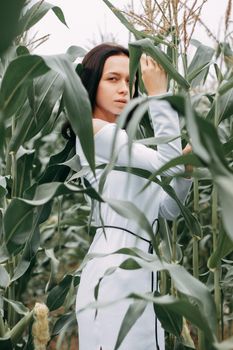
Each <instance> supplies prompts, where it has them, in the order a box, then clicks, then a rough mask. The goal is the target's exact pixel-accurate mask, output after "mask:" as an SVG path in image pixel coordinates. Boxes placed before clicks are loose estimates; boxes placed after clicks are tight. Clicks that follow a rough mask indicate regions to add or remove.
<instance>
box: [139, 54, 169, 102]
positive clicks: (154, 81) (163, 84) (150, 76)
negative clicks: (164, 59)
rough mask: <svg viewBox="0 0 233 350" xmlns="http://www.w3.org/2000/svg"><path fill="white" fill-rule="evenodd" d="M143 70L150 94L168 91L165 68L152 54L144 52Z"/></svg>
mask: <svg viewBox="0 0 233 350" xmlns="http://www.w3.org/2000/svg"><path fill="white" fill-rule="evenodd" d="M140 65H141V72H142V79H143V83H144V86H145V88H146V91H147V93H148V95H159V94H162V93H165V92H166V91H167V74H166V72H165V71H164V69H163V68H162V67H161V66H160V65H159V64H158V63H157V62H156V61H155V60H154V59H153V58H152V57H150V56H148V55H146V54H145V53H143V54H142V56H141V60H140Z"/></svg>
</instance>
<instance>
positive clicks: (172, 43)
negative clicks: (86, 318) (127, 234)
mask: <svg viewBox="0 0 233 350" xmlns="http://www.w3.org/2000/svg"><path fill="white" fill-rule="evenodd" d="M103 1H104V2H105V4H106V5H107V6H108V7H109V8H110V9H111V10H112V11H113V12H114V14H115V15H116V16H117V17H118V18H119V20H120V21H121V22H122V24H123V25H125V26H126V27H127V28H128V30H129V31H130V32H131V33H132V35H134V37H135V40H134V41H132V42H131V43H130V44H129V51H130V86H131V88H132V82H133V79H134V75H135V73H136V71H137V69H138V67H139V60H140V57H141V54H142V53H143V52H144V53H146V54H148V55H150V56H152V57H153V58H154V59H155V60H157V61H158V63H159V64H161V65H162V66H163V68H164V69H165V70H166V72H167V73H168V76H169V79H170V86H171V89H172V90H173V93H174V94H173V96H166V97H164V99H166V100H168V101H169V102H170V103H171V104H172V106H173V107H174V108H175V109H177V111H178V112H179V114H180V116H181V118H182V123H183V129H182V138H183V143H184V144H185V143H186V142H188V141H190V142H191V144H192V147H193V153H192V154H189V155H184V156H181V157H179V158H177V159H174V160H172V161H171V162H169V163H167V164H166V165H165V166H164V167H163V168H161V169H158V171H157V172H156V173H153V174H152V173H149V172H148V171H145V170H142V169H135V168H118V170H119V171H130V172H132V173H134V174H136V175H138V176H141V177H144V178H146V179H148V181H154V182H156V183H158V184H159V185H160V186H162V187H163V189H164V190H165V191H166V192H167V193H169V195H170V196H171V197H172V198H174V200H176V201H177V204H178V205H179V207H180V211H181V215H180V217H179V218H178V219H177V220H176V222H175V223H173V224H172V223H170V222H166V221H162V220H161V222H160V235H159V237H156V238H155V237H154V234H153V231H152V229H151V227H150V225H149V223H148V221H147V219H146V217H145V215H144V214H143V213H142V212H141V211H140V210H139V209H138V208H136V207H135V206H134V205H133V203H128V202H122V201H121V202H118V201H116V200H114V199H113V198H108V199H107V198H103V196H102V193H101V186H103V184H104V180H105V177H106V175H107V174H108V172H109V171H111V169H113V168H116V166H115V164H114V157H112V161H111V162H110V163H109V164H106V165H103V166H104V168H105V171H104V176H103V178H102V183H101V186H100V189H99V191H98V192H97V191H96V190H95V189H93V188H92V187H91V186H90V184H88V183H86V186H85V188H84V187H83V186H82V185H81V183H80V182H79V179H80V177H81V176H82V175H83V174H85V169H80V166H79V163H78V157H77V156H76V155H75V150H74V149H73V147H72V145H71V143H70V142H67V143H64V141H62V140H61V138H60V137H59V135H58V134H59V130H60V126H61V123H62V122H63V120H64V117H66V118H68V119H69V121H70V122H71V125H72V128H73V130H74V131H75V133H76V134H77V135H78V137H79V139H80V142H81V145H82V147H83V150H84V153H85V156H86V158H87V160H88V163H89V166H90V169H91V170H92V171H93V172H95V162H94V142H93V133H92V122H91V119H92V116H91V106H90V102H89V99H88V95H87V92H86V90H85V89H84V87H83V85H82V83H81V81H80V79H79V76H78V74H77V73H76V70H75V68H76V66H77V65H76V64H75V63H74V61H75V59H76V58H77V57H79V56H83V55H84V53H85V50H83V49H82V48H80V47H71V48H70V49H69V50H68V51H67V52H66V53H64V54H62V55H56V56H39V55H35V54H33V53H31V52H30V51H29V49H28V48H27V47H26V46H25V45H22V40H21V38H22V36H23V35H24V33H25V32H26V31H27V30H29V29H30V28H31V27H32V26H33V25H34V24H35V23H37V22H38V21H39V20H40V19H41V18H42V17H43V16H44V15H45V14H46V13H47V12H48V11H49V10H53V12H54V13H55V15H56V16H57V17H58V19H59V20H60V21H61V22H62V23H63V24H64V25H66V22H65V18H64V15H63V12H62V10H61V9H60V8H59V7H57V6H53V5H51V4H48V3H46V2H45V1H39V2H37V3H36V4H34V5H33V6H30V7H29V6H28V4H26V3H25V1H23V0H22V1H21V2H20V1H14V0H11V1H8V2H7V3H4V4H1V5H0V14H4V15H3V17H4V19H5V20H1V21H0V29H1V30H0V32H1V33H6V34H4V35H2V34H1V35H2V37H0V38H1V40H0V74H1V89H0V166H1V177H0V204H1V205H0V208H1V211H0V239H1V249H0V291H1V293H0V345H1V347H2V348H4V349H19V348H23V349H25V350H26V349H28V350H29V349H33V348H35V349H36V348H37V346H38V338H37V336H36V335H37V329H38V327H39V326H37V324H35V325H33V326H32V321H33V318H35V319H36V320H37V319H38V318H40V316H39V315H41V313H40V311H41V308H40V307H38V304H36V302H43V303H45V304H46V305H47V308H48V310H47V309H46V308H43V310H42V315H43V317H44V319H46V317H47V316H48V311H50V312H52V314H53V316H50V317H51V338H53V337H55V336H56V335H58V334H60V338H59V340H58V345H57V347H58V348H59V346H60V345H61V343H62V339H63V337H64V335H65V334H68V335H69V338H71V337H70V335H71V332H73V330H75V332H76V324H75V316H74V311H73V305H74V299H75V294H76V287H77V286H78V283H79V275H80V270H81V269H82V266H84V265H85V263H86V261H88V259H91V258H93V256H87V257H86V259H84V260H83V258H84V256H85V253H86V251H87V249H88V247H89V244H90V241H91V237H92V235H93V233H94V231H95V227H94V225H93V223H92V222H91V220H90V219H89V221H88V215H89V213H90V207H89V205H88V204H87V202H86V201H85V199H84V194H85V196H88V197H89V198H90V199H95V200H96V201H99V202H100V203H101V202H103V201H107V202H108V203H109V205H110V206H111V207H112V208H113V209H114V210H115V211H116V212H118V213H119V214H120V215H122V216H126V217H130V218H131V219H133V220H135V221H136V222H137V224H138V225H139V227H141V228H142V229H143V230H145V231H147V232H148V234H149V235H150V237H151V239H152V242H153V247H154V250H155V252H156V253H157V254H156V255H151V254H146V253H144V252H141V251H140V250H139V249H122V250H120V251H117V252H115V254H118V253H121V254H125V255H126V260H125V261H124V263H123V264H122V265H121V266H120V268H122V269H138V268H146V269H148V270H150V271H154V272H159V274H160V295H158V294H151V295H148V294H147V295H139V294H133V295H129V296H128V297H129V298H133V299H134V304H133V306H131V307H130V309H129V310H128V312H127V313H126V315H125V318H124V320H123V323H122V327H121V329H120V332H119V336H118V340H117V343H116V345H115V350H116V349H118V348H119V346H120V345H121V343H122V342H124V338H125V337H126V336H127V333H128V332H129V330H130V327H131V326H132V325H133V324H134V322H135V321H136V320H137V319H138V317H140V315H141V314H142V312H143V310H144V309H145V307H146V305H147V303H153V305H154V309H155V312H156V313H157V315H158V318H159V319H160V321H161V323H162V326H163V327H164V329H165V330H166V334H167V338H166V342H167V345H166V348H167V349H175V348H184V349H185V348H186V349H188V348H197V349H202V350H204V349H205V350H208V349H232V339H231V338H230V337H231V335H232V329H231V319H232V271H233V270H232V250H233V243H232V241H233V234H232V224H233V219H232V207H233V192H232V180H233V175H232V147H233V143H232V114H233V108H232V96H231V95H232V91H233V90H232V87H233V78H232V57H233V54H232V47H231V44H232V43H231V41H230V37H229V36H228V34H227V33H228V29H227V28H228V23H229V15H228V17H227V16H226V26H225V27H226V30H225V31H226V35H225V41H224V42H219V43H218V46H217V49H213V48H211V47H208V46H205V45H203V44H201V43H200V42H197V41H193V42H192V41H191V38H190V39H189V37H188V35H187V33H186V32H185V27H182V26H180V25H179V20H180V19H179V17H178V12H179V11H178V7H176V5H177V6H178V4H179V1H170V2H168V3H169V4H170V6H171V8H170V12H169V13H171V14H172V13H173V16H172V15H171V16H170V17H168V19H169V20H168V21H166V30H165V31H163V32H162V33H161V32H159V33H157V32H156V31H152V32H151V31H149V30H140V29H139V28H137V26H136V25H134V24H133V23H131V21H130V19H129V18H128V17H127V15H126V14H125V13H123V12H122V11H120V10H118V9H116V8H115V7H114V5H113V4H112V3H111V2H110V1H108V0H103ZM147 3H148V4H149V2H147ZM155 3H156V4H157V6H158V8H156V11H157V10H159V11H160V9H159V2H157V1H156V2H155ZM230 3H231V2H230V1H229V4H230ZM148 4H147V5H148ZM13 9H14V11H13ZM193 9H194V8H193ZM162 10H163V12H164V11H165V9H162ZM186 11H188V10H187V6H186ZM227 11H228V13H229V12H230V6H229V7H228V10H227ZM186 13H187V12H186ZM12 14H13V15H12ZM0 16H1V15H0ZM162 18H163V20H164V17H162ZM185 18H188V17H187V16H186V17H185ZM227 18H228V22H227ZM150 20H151V21H153V20H154V19H153V17H151V18H150ZM181 36H183V37H184V38H185V39H184V42H185V46H183V47H182V49H181V48H180V44H179V43H180V41H181ZM191 42H192V43H193V45H195V47H196V52H195V54H194V57H193V58H192V60H191V62H190V61H189V59H188V45H189V44H190V43H191ZM180 60H181V61H182V62H183V66H182V67H183V68H182V70H181V69H180V64H179V62H180ZM212 68H213V69H214V72H215V74H216V76H215V78H214V84H213V86H214V88H212V89H211V90H208V91H204V92H199V93H197V92H196V91H198V89H200V88H201V87H202V86H205V84H207V82H208V79H209V76H210V75H211V76H212V70H211V69H212ZM77 71H78V67H77ZM140 89H141V91H142V92H144V87H143V84H142V82H140ZM147 103H148V99H147V97H146V96H144V95H142V96H141V97H138V98H137V99H135V100H132V101H131V102H130V103H129V105H128V106H127V108H126V109H125V110H124V111H123V112H122V114H121V116H120V117H119V119H118V121H117V124H118V127H121V126H122V125H124V123H125V120H126V119H127V117H128V114H129V113H130V112H131V110H134V113H133V117H132V119H131V121H130V123H129V125H128V129H127V132H128V135H129V150H130V144H131V142H132V141H133V140H134V139H135V138H136V136H137V138H138V135H139V134H140V133H139V130H138V125H140V130H143V133H141V134H140V135H141V140H140V142H143V143H145V144H147V145H150V146H151V147H156V144H157V143H158V142H169V140H162V141H161V140H156V139H154V138H153V137H152V136H153V134H152V129H151V126H150V121H149V118H148V115H147V113H146V110H147ZM113 154H114V149H113ZM177 164H184V165H187V164H190V165H192V166H193V167H194V171H193V173H192V176H193V177H194V185H193V190H192V192H191V193H190V196H189V198H188V202H187V205H183V204H182V203H180V202H179V200H178V198H177V197H176V195H175V192H174V191H173V189H172V188H171V186H169V183H168V182H167V181H165V180H164V179H162V180H159V178H158V175H160V174H161V173H162V172H163V171H164V170H166V169H169V168H170V167H173V166H175V165H177ZM74 173H75V174H74ZM184 175H185V174H184ZM186 175H187V174H186ZM80 262H82V263H81V266H80V267H78V269H77V265H78V264H79V263H80ZM109 273H113V270H111V271H106V274H109ZM103 277H104V276H103ZM99 283H101V281H100V282H99ZM34 304H35V307H34ZM89 307H95V308H96V307H103V306H101V305H99V304H98V295H97V303H95V304H94V305H89ZM50 315H51V314H50ZM43 317H42V318H43ZM44 324H47V323H46V320H45V323H44ZM197 329H198V331H197ZM190 333H191V336H190ZM43 336H44V338H43V344H42V343H41V344H40V346H42V345H43V346H44V348H45V347H46V343H47V342H48V339H49V336H48V331H47V328H46V329H45V331H44V334H43ZM33 337H34V340H33ZM67 339H68V338H67ZM66 342H68V340H66ZM68 348H69V343H68V345H67V349H68Z"/></svg>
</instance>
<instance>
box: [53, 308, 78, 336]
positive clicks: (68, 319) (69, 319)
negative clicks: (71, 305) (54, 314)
mask: <svg viewBox="0 0 233 350" xmlns="http://www.w3.org/2000/svg"><path fill="white" fill-rule="evenodd" d="M74 321H76V318H75V314H74V312H70V313H68V314H66V315H62V316H61V317H60V318H59V319H58V320H57V321H56V323H55V325H54V327H53V330H52V335H53V336H55V335H58V334H59V333H60V332H61V331H62V330H63V329H64V328H65V327H68V326H70V325H71V324H72V323H73V322H74Z"/></svg>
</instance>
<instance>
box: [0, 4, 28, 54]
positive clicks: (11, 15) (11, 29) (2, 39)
mask: <svg viewBox="0 0 233 350" xmlns="http://www.w3.org/2000/svg"><path fill="white" fill-rule="evenodd" d="M25 1H26V0H18V1H15V0H7V1H1V2H0V55H2V53H3V52H4V51H5V50H6V49H7V48H8V47H9V46H10V45H11V43H12V41H13V39H14V38H15V37H16V35H17V30H18V24H19V17H20V14H21V11H22V9H23V7H24V4H25Z"/></svg>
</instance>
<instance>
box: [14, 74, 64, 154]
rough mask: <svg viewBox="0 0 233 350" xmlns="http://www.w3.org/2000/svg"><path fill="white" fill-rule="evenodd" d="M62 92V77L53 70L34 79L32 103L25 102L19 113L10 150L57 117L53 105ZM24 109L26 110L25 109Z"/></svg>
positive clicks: (16, 148)
mask: <svg viewBox="0 0 233 350" xmlns="http://www.w3.org/2000/svg"><path fill="white" fill-rule="evenodd" d="M62 93H63V79H62V78H61V77H60V76H59V75H58V74H57V73H55V72H52V71H50V72H48V73H47V74H45V75H43V76H41V77H39V78H37V79H34V81H33V99H34V104H33V106H30V105H29V103H26V108H23V109H22V112H21V113H20V115H19V118H18V122H17V125H16V129H15V131H14V134H13V136H12V138H11V141H10V146H9V147H10V151H17V150H18V148H19V146H20V145H22V144H23V143H24V142H25V141H28V140H30V139H31V138H32V137H34V136H35V135H36V134H38V133H39V132H40V131H41V130H43V129H45V128H46V126H47V125H48V124H49V123H51V119H53V120H54V119H55V118H56V117H57V114H56V113H53V110H54V107H55V105H56V104H57V102H58V101H59V98H60V97H61V95H62ZM25 109H26V110H25Z"/></svg>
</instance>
